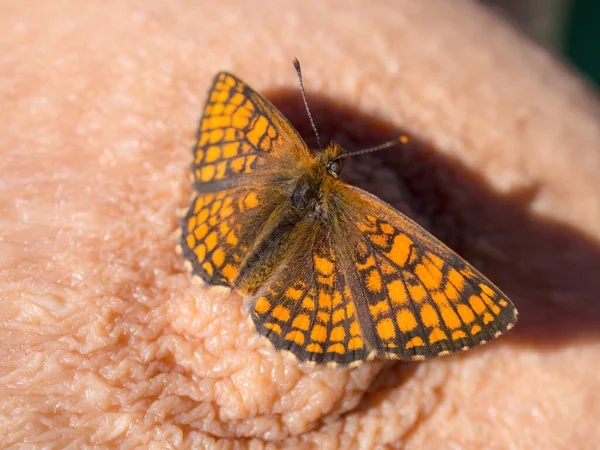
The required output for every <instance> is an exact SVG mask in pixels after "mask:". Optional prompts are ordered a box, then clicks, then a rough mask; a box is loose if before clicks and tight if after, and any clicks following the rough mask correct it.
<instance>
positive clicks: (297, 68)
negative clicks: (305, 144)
mask: <svg viewBox="0 0 600 450" xmlns="http://www.w3.org/2000/svg"><path fill="white" fill-rule="evenodd" d="M293 62H294V68H295V69H296V74H297V75H298V81H299V82H300V91H301V92H302V99H303V100H304V106H305V107H306V113H307V114H308V118H309V120H310V125H311V126H312V129H313V131H314V133H315V137H316V138H317V145H318V146H319V150H323V147H322V146H321V141H320V139H319V133H318V132H317V127H316V126H315V121H314V120H313V118H312V114H311V113H310V109H309V108H308V102H307V101H306V93H305V92H304V83H302V71H301V70H300V61H298V58H294V59H293Z"/></svg>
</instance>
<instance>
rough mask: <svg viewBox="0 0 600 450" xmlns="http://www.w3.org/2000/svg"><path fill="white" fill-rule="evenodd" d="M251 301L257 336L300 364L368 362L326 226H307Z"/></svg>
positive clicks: (365, 346)
mask: <svg viewBox="0 0 600 450" xmlns="http://www.w3.org/2000/svg"><path fill="white" fill-rule="evenodd" d="M304 231H306V233H303V237H304V239H305V240H306V241H305V242H304V243H300V242H298V241H295V242H296V245H294V247H293V248H291V249H290V251H289V252H288V257H287V258H288V259H287V261H285V262H284V264H282V265H281V268H280V270H278V271H277V272H275V273H274V274H273V276H271V277H270V279H269V280H267V281H266V282H265V283H264V286H263V287H262V288H261V289H259V291H258V292H257V293H256V295H255V296H253V298H252V301H251V311H250V316H251V318H252V320H253V322H254V324H255V326H256V329H257V331H258V332H259V333H260V334H261V335H263V336H265V337H266V338H267V339H268V340H269V341H270V342H271V343H272V344H273V345H274V347H275V348H277V349H278V350H286V351H289V352H291V353H293V354H294V355H295V356H296V357H297V358H298V359H299V360H300V361H307V362H312V363H319V364H320V363H327V364H330V365H343V366H347V365H351V364H353V363H355V364H356V363H358V362H361V361H364V360H366V359H367V357H368V354H369V351H370V349H369V348H368V346H367V345H366V341H365V340H364V338H363V334H362V332H361V329H360V326H359V323H358V312H357V311H356V308H355V302H354V301H353V298H352V296H351V292H350V289H349V286H348V283H347V280H346V278H345V275H344V272H343V270H341V266H340V261H339V259H338V257H337V256H336V252H335V249H334V248H333V247H332V237H331V235H330V233H329V230H327V229H326V228H325V227H321V226H320V225H319V226H317V225H313V226H309V227H308V229H306V230H304Z"/></svg>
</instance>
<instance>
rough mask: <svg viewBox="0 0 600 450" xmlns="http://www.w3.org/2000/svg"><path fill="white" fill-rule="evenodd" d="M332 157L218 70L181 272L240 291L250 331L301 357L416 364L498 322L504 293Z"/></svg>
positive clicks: (475, 339) (332, 147)
mask: <svg viewBox="0 0 600 450" xmlns="http://www.w3.org/2000/svg"><path fill="white" fill-rule="evenodd" d="M294 64H295V66H296V70H297V74H298V78H299V80H300V87H301V92H302V95H303V99H304V101H305V103H306V96H305V93H304V87H303V84H302V76H301V72H300V67H299V63H297V60H294ZM307 112H308V114H309V118H310V119H311V123H312V124H313V129H314V130H315V133H316V128H315V127H314V122H313V120H312V116H311V115H310V110H309V109H308V105H307ZM317 140H318V134H317ZM406 140H407V138H406V137H402V138H401V141H402V142H405V141H406ZM344 156H346V154H345V153H343V150H342V148H341V147H340V145H338V144H337V143H335V142H331V143H330V144H329V145H328V146H326V147H325V148H324V149H320V150H318V151H314V152H311V151H310V150H309V148H308V147H307V145H306V143H305V142H304V141H303V139H302V138H301V137H300V135H299V134H298V132H297V131H296V130H295V129H294V127H293V126H292V125H291V124H290V123H289V122H288V120H287V119H286V118H285V117H284V116H283V115H282V114H281V113H280V112H279V111H278V110H277V109H276V108H275V107H274V106H273V105H272V104H271V103H269V102H268V101H267V100H266V99H265V98H264V97H262V96H261V95H260V94H258V93H257V92H256V91H254V90H253V89H252V88H250V87H249V86H248V85H247V84H246V83H244V82H243V81H241V80H240V79H238V78H237V77H236V76H234V75H232V74H230V73H227V72H220V73H218V74H217V75H216V77H215V79H214V82H213V85H212V87H211V88H210V91H209V93H208V100H207V103H206V106H205V108H204V114H203V116H202V119H201V122H200V127H199V130H198V133H197V142H196V145H195V147H194V149H193V162H192V175H193V184H194V195H193V198H192V200H191V205H190V208H189V210H188V212H187V214H186V215H185V217H184V219H183V221H182V225H181V237H180V247H179V251H180V252H181V253H182V254H183V257H184V259H185V261H186V263H185V264H186V267H187V268H188V270H190V271H191V272H192V274H193V275H194V276H197V277H199V278H201V279H202V280H203V281H204V282H205V283H208V284H211V285H222V286H227V287H230V288H232V289H233V290H235V291H236V292H238V293H239V294H241V295H244V296H249V297H250V302H249V315H250V318H251V319H252V322H253V323H254V325H255V327H256V330H257V332H258V333H259V334H260V335H262V336H264V337H266V338H267V339H268V340H269V341H270V342H271V343H272V344H273V346H274V347H275V348H276V349H278V350H282V351H287V352H289V353H291V354H293V355H294V356H295V357H296V358H297V359H298V360H299V361H301V362H306V363H313V364H327V365H329V366H350V367H353V366H356V365H358V364H360V363H361V362H364V361H369V360H372V359H375V358H385V359H400V360H422V359H426V358H431V357H434V356H440V355H446V354H450V353H453V352H458V351H463V350H467V349H469V348H471V347H474V346H476V345H479V344H483V343H485V342H487V341H489V340H491V339H494V338H495V337H497V336H499V335H500V334H502V333H503V332H505V331H506V330H509V329H511V328H512V327H513V326H514V324H515V323H516V319H517V311H516V309H515V307H514V306H513V304H512V303H511V301H510V300H509V299H508V298H507V297H506V296H505V295H504V294H503V293H502V292H501V291H500V290H499V289H498V288H497V287H496V286H494V285H493V284H492V283H491V282H490V281H489V280H488V279H487V278H485V277H484V276H483V275H482V274H481V273H479V272H478V271H477V270H476V269H475V268H473V267H472V266H471V265H470V264H469V263H467V262H466V261H465V260H463V259H462V258H461V257H460V256H458V255H457V254H456V253H454V252H453V251H452V250H450V249H449V248H448V247H446V246H445V245H444V244H443V243H442V242H440V241H439V240H438V239H436V238H435V237H434V236H432V235H431V234H430V233H428V232H427V231H426V230H425V229H423V228H422V227H421V226H419V225H418V224H417V223H415V222H414V221H413V220H411V219H410V218H408V217H406V216H405V215H403V214H402V213H400V212H399V211H397V210H395V209H394V208H393V207H391V206H390V205H388V204H386V203H385V202H383V201H382V200H380V199H379V198H377V197H375V196H374V195H372V194H370V193H368V192H366V191H363V190H361V189H359V188H357V187H355V186H352V185H349V184H346V183H344V182H343V181H342V180H341V179H340V173H341V169H342V164H341V159H342V158H343V157H344Z"/></svg>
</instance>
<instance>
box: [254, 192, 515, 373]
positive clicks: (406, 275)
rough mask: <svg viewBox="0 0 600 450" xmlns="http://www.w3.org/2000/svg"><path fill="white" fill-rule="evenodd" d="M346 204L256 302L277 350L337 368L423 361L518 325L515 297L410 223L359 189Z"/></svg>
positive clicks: (344, 197) (261, 325)
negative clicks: (387, 360) (378, 361)
mask: <svg viewBox="0 0 600 450" xmlns="http://www.w3.org/2000/svg"><path fill="white" fill-rule="evenodd" d="M338 201H339V203H338V207H337V208H336V211H337V213H336V216H335V218H334V219H332V220H330V221H329V222H328V223H326V224H322V225H314V224H313V225H310V229H309V230H307V229H304V230H303V231H302V233H303V236H306V238H305V239H309V241H308V242H307V244H306V245H303V246H302V245H298V246H297V247H296V248H295V249H293V250H292V251H291V252H290V256H289V260H290V261H294V265H290V264H288V265H283V266H282V268H281V271H280V272H279V273H276V274H274V276H273V277H272V278H271V279H270V280H269V281H268V282H267V283H265V287H264V288H263V289H261V290H260V291H259V292H258V293H257V295H256V296H255V297H254V299H253V302H252V311H251V317H252V320H253V321H254V323H255V325H256V328H257V330H258V332H259V333H261V334H262V335H264V336H266V337H267V338H268V339H269V340H270V341H271V343H272V344H273V345H274V346H275V348H277V349H280V350H288V351H290V352H292V353H293V354H294V355H296V357H297V358H298V359H300V360H301V361H312V362H315V363H328V364H330V365H354V364H357V363H360V362H361V361H363V360H369V359H372V358H375V357H384V358H390V359H402V360H419V359H424V358H429V357H433V356H437V355H443V354H448V353H453V352H457V351H462V350H466V349H468V348H471V347H474V346H476V345H479V344H482V343H484V342H486V341H489V340H490V339H493V338H495V337H497V336H498V335H500V334H501V333H503V332H504V331H506V330H508V329H510V328H512V326H513V325H514V323H515V322H516V315H517V312H516V309H515V308H514V306H513V305H512V303H511V301H510V300H509V299H508V298H507V297H506V296H505V295H504V294H503V293H502V292H501V291H500V290H499V289H498V288H496V287H495V286H494V285H493V284H492V283H491V282H490V281H489V280H488V279H487V278H485V277H484V276H483V275H481V274H480V273H479V272H478V271H477V270H475V269H474V268H473V267H472V266H470V265H469V264H468V263H467V262H465V261H464V260H463V259H462V258H460V257H459V256H458V255H457V254H455V253H454V252H453V251H451V250H450V249H449V248H447V247H446V246H445V245H444V244H442V243H441V242H440V241H438V240H437V239H436V238H435V237H433V236H432V235H431V234H429V233H428V232H427V231H425V230H424V229H423V228H421V227H420V226H419V225H417V224H416V223H415V222H413V221H412V220H411V219H409V218H407V217H406V216H404V215H402V214H401V213H400V212H398V211H396V210H395V209H393V208H392V207H391V206H389V205H387V204H386V203H384V202H382V201H381V200H379V199H378V198H377V197H375V196H373V195H371V194H369V193H367V192H364V191H362V190H360V189H358V188H355V187H353V186H347V185H341V187H340V189H339V192H338Z"/></svg>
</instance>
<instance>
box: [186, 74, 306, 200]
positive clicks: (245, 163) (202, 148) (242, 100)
mask: <svg viewBox="0 0 600 450" xmlns="http://www.w3.org/2000/svg"><path fill="white" fill-rule="evenodd" d="M281 154H284V155H286V156H292V157H295V158H306V157H308V156H310V152H309V150H308V148H307V146H306V144H305V143H304V141H303V140H302V138H301V137H300V135H299V134H298V132H297V131H296V130H295V129H294V127H293V126H292V125H291V124H290V123H289V122H288V121H287V119H286V118H285V117H284V116H283V115H282V114H281V113H280V112H279V111H278V110H277V109H276V108H275V107H274V106H273V105H272V104H271V103H270V102H269V101H268V100H266V99H265V98H264V97H263V96H261V95H260V94H258V93H257V92H256V91H254V90H253V89H252V88H251V87H250V86H248V85H247V84H245V83H244V82H243V81H241V80H239V79H238V78H236V77H235V76H234V75H231V74H229V73H227V72H220V73H219V74H217V76H216V77H215V79H214V81H213V85H212V87H211V89H210V91H209V94H208V100H207V102H206V106H205V108H204V114H203V116H202V120H201V122H200V127H199V129H198V135H197V141H196V146H195V147H194V161H193V164H192V172H193V175H194V181H195V185H196V189H197V190H198V192H201V193H204V192H215V191H220V190H222V189H224V188H227V187H231V186H237V185H239V179H240V178H241V177H244V176H245V175H248V174H251V173H253V172H254V171H255V170H256V169H257V168H258V167H259V166H260V165H261V164H264V163H266V162H267V161H268V160H269V159H273V158H277V156H279V155H281Z"/></svg>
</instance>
